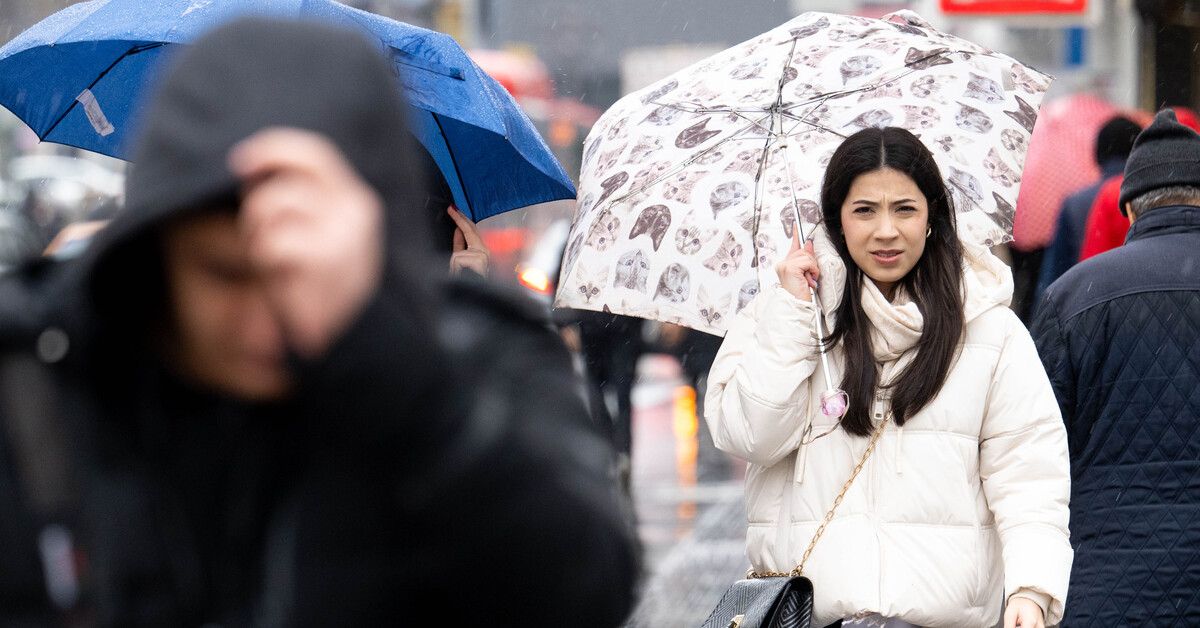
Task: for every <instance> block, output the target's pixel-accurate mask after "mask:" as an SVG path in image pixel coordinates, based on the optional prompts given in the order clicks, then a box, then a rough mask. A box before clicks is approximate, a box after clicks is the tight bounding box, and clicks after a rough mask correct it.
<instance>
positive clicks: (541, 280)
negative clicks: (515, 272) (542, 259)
mask: <svg viewBox="0 0 1200 628" xmlns="http://www.w3.org/2000/svg"><path fill="white" fill-rule="evenodd" d="M520 281H521V285H523V286H525V287H526V288H529V289H530V290H533V291H534V292H540V293H542V294H550V279H549V278H548V277H546V273H543V272H542V271H540V270H538V269H536V268H526V269H525V270H523V271H521V276H520Z"/></svg>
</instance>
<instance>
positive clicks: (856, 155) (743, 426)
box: [706, 128, 1071, 628]
mask: <svg viewBox="0 0 1200 628" xmlns="http://www.w3.org/2000/svg"><path fill="white" fill-rule="evenodd" d="M821 204H822V212H823V218H824V223H823V224H824V225H825V226H824V227H822V228H818V229H817V231H816V232H815V234H814V236H815V240H810V241H809V242H807V243H805V244H803V245H801V243H800V241H799V239H798V238H794V240H793V244H792V248H791V251H790V252H789V253H788V255H787V257H786V258H785V259H784V260H783V261H782V262H780V263H779V264H777V266H776V272H777V273H778V275H779V279H780V282H781V283H780V284H779V285H777V286H773V287H770V288H768V289H766V290H764V291H763V292H760V293H759V294H758V296H757V297H756V298H755V300H754V301H753V302H752V303H751V304H750V305H749V306H747V307H746V308H745V309H743V310H742V312H741V313H740V314H739V315H738V317H737V319H736V320H735V321H734V323H733V325H732V327H731V328H730V330H729V333H728V335H727V336H726V338H725V342H724V344H723V345H722V347H721V351H720V353H719V354H718V356H717V359H716V362H715V363H714V365H713V368H712V371H711V373H710V375H709V391H708V397H709V398H708V407H707V411H706V418H707V420H708V422H709V426H710V428H711V430H712V434H713V438H714V439H715V441H716V443H717V446H718V447H719V448H721V449H724V450H725V451H728V452H730V453H732V454H734V455H736V456H738V457H739V458H743V459H745V460H747V461H748V462H750V463H751V464H750V465H749V468H748V470H747V477H746V499H747V503H746V512H747V516H748V519H749V521H750V529H749V533H748V537H747V541H746V549H747V554H748V556H749V558H750V563H751V567H752V568H753V570H754V571H755V572H758V573H764V572H785V573H786V572H788V571H790V570H792V569H793V568H794V567H796V566H798V565H800V564H801V563H802V562H803V561H805V560H806V559H807V562H804V566H803V574H804V575H805V576H807V577H808V578H809V579H811V580H812V582H813V586H814V590H815V602H814V610H813V612H814V621H813V625H814V626H826V625H829V624H830V623H831V622H839V621H842V622H844V623H843V625H845V626H889V627H893V626H909V625H917V626H980V627H984V626H988V627H990V626H995V625H997V622H998V621H999V620H1000V618H1001V604H1002V603H1004V604H1006V605H1007V609H1006V611H1005V612H1004V615H1003V618H1004V626H1006V627H1007V628H1013V627H1014V626H1015V625H1020V626H1023V627H1024V628H1038V627H1041V626H1044V625H1049V624H1055V623H1058V621H1059V618H1060V617H1061V616H1062V613H1063V605H1064V603H1065V601H1066V594H1067V578H1068V574H1069V572H1070V564H1071V547H1070V544H1069V543H1068V539H1067V494H1068V491H1069V485H1068V469H1067V449H1066V438H1065V434H1064V431H1063V427H1062V423H1061V420H1060V418H1059V415H1058V411H1057V408H1056V407H1055V403H1054V396H1053V392H1052V391H1051V388H1050V385H1049V382H1048V381H1046V376H1045V373H1043V372H1042V370H1041V369H1040V368H1038V366H1039V364H1038V361H1037V353H1036V351H1035V350H1034V346H1033V342H1032V341H1031V340H1030V338H1029V334H1028V333H1027V332H1026V331H1025V328H1024V327H1023V326H1022V325H1021V324H1020V322H1019V321H1018V320H1017V318H1016V316H1015V315H1014V314H1013V313H1012V311H1011V310H1009V309H1008V307H1007V305H1008V302H1009V299H1010V298H1011V297H1012V275H1011V274H1010V272H1009V270H1008V268H1007V267H1005V266H1004V265H1003V264H1002V263H1001V262H1000V261H999V260H998V259H996V258H995V257H993V256H992V255H991V254H990V253H989V252H988V251H987V250H986V249H984V248H982V247H981V246H978V245H976V244H973V243H968V242H964V241H960V240H959V237H958V234H957V231H956V225H955V218H954V208H953V207H952V206H951V201H950V197H949V195H948V194H947V191H946V188H945V184H944V182H943V179H942V177H941V175H940V173H939V171H938V167H937V164H936V163H935V162H934V160H933V155H932V154H931V153H930V152H929V150H928V149H927V148H925V146H924V145H923V144H922V143H921V141H920V140H919V139H917V138H916V137H915V136H914V135H912V134H911V133H910V132H908V131H906V130H903V129H897V128H885V129H874V128H872V129H867V130H864V131H860V132H858V133H856V134H854V135H852V136H850V137H849V138H847V139H846V140H845V141H844V142H843V143H842V145H841V146H839V147H838V149H837V150H836V151H835V152H834V154H833V157H832V159H831V161H830V163H829V168H828V170H827V171H826V173H825V180H824V182H823V184H822V188H821ZM818 282H819V283H818ZM810 289H813V290H815V291H816V292H817V294H818V295H819V296H820V303H821V304H822V306H823V307H824V311H821V312H818V311H817V309H816V308H815V307H814V303H813V300H812V297H811V296H810V295H811V293H810ZM816 316H824V317H825V319H826V321H827V322H828V323H829V324H830V325H831V327H832V331H831V333H830V335H829V337H827V338H826V339H823V340H824V342H825V346H826V352H827V353H828V354H829V357H830V358H831V361H832V363H833V367H834V368H833V371H834V372H835V373H838V374H839V375H834V377H839V376H840V381H826V377H825V376H823V374H822V369H821V368H819V367H818V366H819V365H818V358H819V349H818V344H819V343H820V342H822V339H821V338H819V337H818V336H817V326H816V325H815V322H816V321H815V317H816ZM838 388H840V389H841V390H843V391H845V392H844V393H842V395H844V398H845V399H847V400H848V409H846V410H845V414H844V416H840V413H839V412H837V409H836V408H830V407H829V406H832V405H834V404H833V403H830V402H831V400H832V401H836V400H837V398H838V397H839V396H842V395H837V394H834V395H828V394H826V391H833V390H835V389H838ZM838 392H841V391H838ZM839 417H840V418H839ZM839 427H841V429H838V428H839ZM868 456H869V457H868ZM856 464H861V465H862V474H861V475H858V476H857V478H856V479H855V477H854V476H853V475H852V472H856V469H855V465H856ZM848 479H850V480H851V481H850V482H847V480H848ZM839 491H840V492H841V493H840V495H839ZM827 513H832V518H830V516H829V515H828V514H827ZM826 523H827V524H828V525H827V526H826V525H825V524H826ZM821 531H823V534H822V533H821ZM808 550H811V556H810V555H808Z"/></svg>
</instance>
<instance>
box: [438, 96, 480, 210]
mask: <svg viewBox="0 0 1200 628" xmlns="http://www.w3.org/2000/svg"><path fill="white" fill-rule="evenodd" d="M429 115H431V116H432V117H433V123H434V124H436V125H437V128H438V132H439V133H441V134H442V137H446V129H445V127H443V126H442V119H441V116H439V115H438V114H436V113H434V112H432V111H430V112H429ZM446 152H447V153H449V154H450V163H452V164H454V174H456V175H458V180H459V181H466V180H467V179H465V178H463V173H462V171H461V170H460V169H459V167H458V159H455V157H454V149H453V148H451V147H450V142H449V140H447V141H446ZM459 187H460V188H461V189H462V193H463V198H464V199H466V201H467V208H466V209H467V211H468V212H470V215H471V219H472V220H474V221H475V222H479V221H480V220H482V219H481V218H479V217H477V216H476V215H475V202H474V201H473V200H471V196H470V193H468V192H467V186H466V185H465V184H464V185H459Z"/></svg>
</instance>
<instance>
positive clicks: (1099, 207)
mask: <svg viewBox="0 0 1200 628" xmlns="http://www.w3.org/2000/svg"><path fill="white" fill-rule="evenodd" d="M1124 178H1125V176H1124V175H1120V174H1119V175H1117V176H1115V177H1112V178H1111V179H1109V180H1107V181H1105V182H1104V185H1102V186H1100V191H1099V192H1097V193H1096V200H1094V201H1092V210H1091V211H1090V212H1088V220H1087V226H1086V227H1084V229H1083V245H1082V246H1080V247H1079V261H1081V262H1082V261H1083V260H1085V259H1087V258H1089V257H1092V256H1093V255H1099V254H1101V253H1103V252H1105V251H1107V250H1109V249H1115V248H1117V247H1118V246H1121V245H1122V244H1124V243H1125V232H1126V231H1129V219H1128V218H1126V217H1125V215H1124V214H1122V213H1121V210H1120V208H1119V207H1118V206H1117V199H1118V198H1119V197H1120V195H1121V181H1122V180H1124Z"/></svg>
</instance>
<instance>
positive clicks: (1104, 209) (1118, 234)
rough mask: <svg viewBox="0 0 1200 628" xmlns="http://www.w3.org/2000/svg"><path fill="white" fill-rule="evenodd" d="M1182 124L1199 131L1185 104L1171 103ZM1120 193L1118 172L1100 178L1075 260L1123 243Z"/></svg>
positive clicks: (1126, 227) (1125, 229) (1125, 224)
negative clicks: (1105, 177)
mask: <svg viewBox="0 0 1200 628" xmlns="http://www.w3.org/2000/svg"><path fill="white" fill-rule="evenodd" d="M1171 110H1172V111H1174V112H1175V116H1176V118H1177V119H1178V121H1179V122H1180V124H1183V125H1184V126H1187V127H1188V128H1190V129H1192V130H1193V131H1200V118H1197V117H1196V114H1195V113H1194V112H1193V111H1192V110H1190V109H1188V108H1187V107H1171ZM1120 195H1121V176H1116V177H1113V178H1111V179H1109V180H1108V181H1105V182H1104V185H1103V186H1102V187H1101V188H1100V191H1099V192H1098V193H1097V194H1096V200H1095V201H1093V202H1092V207H1091V209H1090V210H1089V211H1088V217H1087V223H1086V224H1085V225H1084V229H1083V243H1082V244H1081V245H1080V247H1079V261H1083V260H1085V259H1088V258H1089V257H1094V256H1096V255H1099V254H1101V253H1103V252H1105V251H1110V250H1112V249H1115V248H1117V247H1118V246H1121V245H1122V244H1124V243H1125V235H1126V233H1127V232H1128V231H1129V218H1128V217H1126V216H1125V210H1124V209H1123V208H1122V207H1121V206H1120V204H1119V203H1118V199H1119V198H1120Z"/></svg>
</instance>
